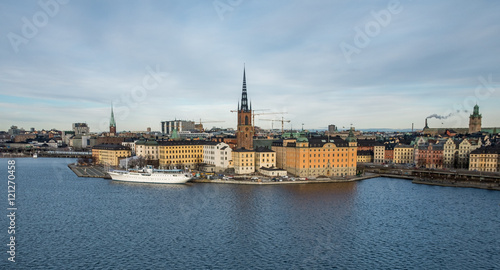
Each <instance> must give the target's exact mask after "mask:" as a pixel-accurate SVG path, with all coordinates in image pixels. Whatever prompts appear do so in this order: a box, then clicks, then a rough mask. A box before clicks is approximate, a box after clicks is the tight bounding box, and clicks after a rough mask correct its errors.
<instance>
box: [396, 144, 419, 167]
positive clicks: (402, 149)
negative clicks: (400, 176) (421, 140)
mask: <svg viewBox="0 0 500 270" xmlns="http://www.w3.org/2000/svg"><path fill="white" fill-rule="evenodd" d="M414 155H415V149H414V148H413V146H410V145H396V146H395V147H394V163H396V164H412V163H415V157H414Z"/></svg>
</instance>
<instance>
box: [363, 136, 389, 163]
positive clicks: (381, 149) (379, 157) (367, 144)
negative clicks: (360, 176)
mask: <svg viewBox="0 0 500 270" xmlns="http://www.w3.org/2000/svg"><path fill="white" fill-rule="evenodd" d="M359 151H369V152H362V153H363V156H364V155H365V154H367V153H370V154H371V157H370V158H369V160H371V161H368V162H373V163H378V164H381V163H384V161H385V146H384V145H383V144H382V143H380V142H378V141H376V140H371V139H358V152H359ZM358 159H359V158H358ZM364 159H366V158H363V160H364Z"/></svg>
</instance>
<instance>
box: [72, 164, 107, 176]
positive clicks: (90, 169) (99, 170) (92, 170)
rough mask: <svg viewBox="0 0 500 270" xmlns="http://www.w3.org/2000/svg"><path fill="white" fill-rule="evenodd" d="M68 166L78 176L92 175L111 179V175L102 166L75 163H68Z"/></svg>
mask: <svg viewBox="0 0 500 270" xmlns="http://www.w3.org/2000/svg"><path fill="white" fill-rule="evenodd" d="M68 167H69V168H70V169H71V170H72V171H73V172H74V173H75V174H76V175H77V176H78V177H90V178H105V179H110V177H109V175H108V174H107V173H106V171H105V170H104V167H102V166H80V165H75V164H68Z"/></svg>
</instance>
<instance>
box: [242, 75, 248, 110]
mask: <svg viewBox="0 0 500 270" xmlns="http://www.w3.org/2000/svg"><path fill="white" fill-rule="evenodd" d="M241 110H242V111H245V112H248V99H247V80H246V75H245V66H243V89H242V92H241Z"/></svg>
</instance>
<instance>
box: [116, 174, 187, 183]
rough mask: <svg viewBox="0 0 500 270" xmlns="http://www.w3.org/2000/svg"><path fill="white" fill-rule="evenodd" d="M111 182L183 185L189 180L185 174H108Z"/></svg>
mask: <svg viewBox="0 0 500 270" xmlns="http://www.w3.org/2000/svg"><path fill="white" fill-rule="evenodd" d="M108 174H109V176H111V179H112V180H115V181H123V182H136V183H151V184H184V183H186V182H187V181H189V180H191V177H190V176H189V175H187V174H181V173H179V174H168V173H153V174H144V173H120V172H108Z"/></svg>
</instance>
